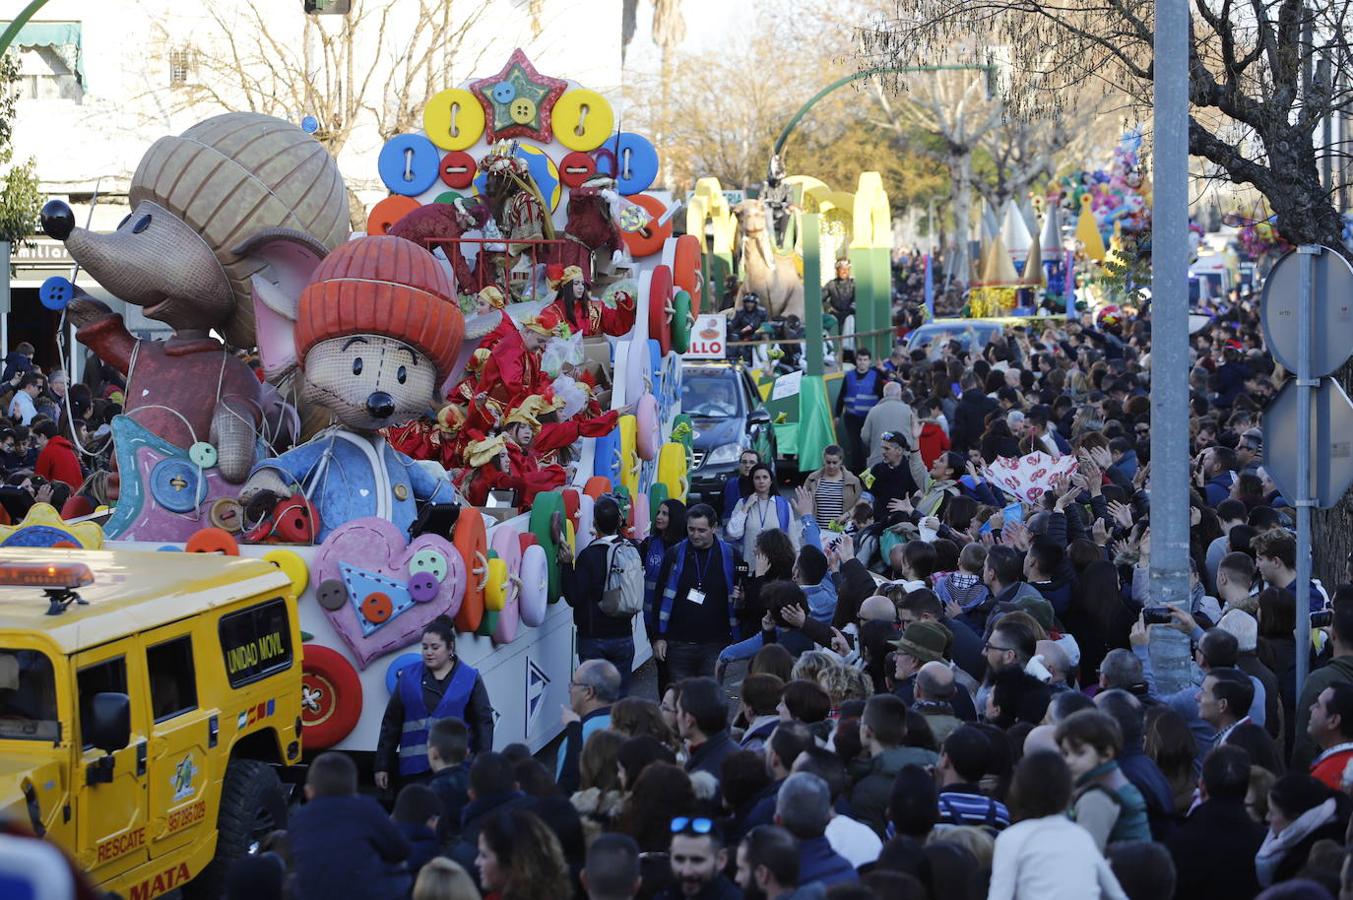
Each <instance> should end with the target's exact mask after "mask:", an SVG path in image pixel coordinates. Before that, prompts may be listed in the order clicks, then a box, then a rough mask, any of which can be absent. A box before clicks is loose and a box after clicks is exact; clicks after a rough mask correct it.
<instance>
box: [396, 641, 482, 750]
mask: <svg viewBox="0 0 1353 900" xmlns="http://www.w3.org/2000/svg"><path fill="white" fill-rule="evenodd" d="M478 678H479V672H478V671H477V670H475V669H474V668H472V667H470V666H467V665H466V664H465V663H464V662H457V663H456V670H455V672H453V673H452V675H451V680H450V681H448V682H447V684H446V693H444V694H442V701H441V702H440V703H438V704H437V708H436V709H434V710H433V711H432V713H431V715H429V714H428V710H427V706H426V704H424V703H423V664H422V663H421V662H416V663H409V664H408V665H407V666H405V667H404V668H403V669H401V670H400V672H399V687H398V690H399V699H400V702H401V703H403V705H404V730H403V731H402V732H401V733H400V736H399V774H400V775H405V776H407V775H421V774H422V773H424V772H427V771H428V770H429V769H431V766H429V765H428V731H429V730H430V729H431V728H432V725H433V723H434V722H437V721H439V720H441V719H452V718H454V719H460V720H461V721H464V720H465V706H466V704H468V703H469V702H470V693H471V692H472V691H473V690H474V683H475V680H476V679H478Z"/></svg>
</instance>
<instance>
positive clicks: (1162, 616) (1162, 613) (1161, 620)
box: [1142, 606, 1173, 625]
mask: <svg viewBox="0 0 1353 900" xmlns="http://www.w3.org/2000/svg"><path fill="white" fill-rule="evenodd" d="M1172 619H1173V616H1171V615H1170V607H1168V606H1148V607H1146V608H1145V609H1143V610H1142V621H1143V622H1145V623H1146V624H1147V625H1168V624H1169V623H1170V622H1171V620H1172Z"/></svg>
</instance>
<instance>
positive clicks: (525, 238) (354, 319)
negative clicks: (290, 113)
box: [0, 50, 710, 752]
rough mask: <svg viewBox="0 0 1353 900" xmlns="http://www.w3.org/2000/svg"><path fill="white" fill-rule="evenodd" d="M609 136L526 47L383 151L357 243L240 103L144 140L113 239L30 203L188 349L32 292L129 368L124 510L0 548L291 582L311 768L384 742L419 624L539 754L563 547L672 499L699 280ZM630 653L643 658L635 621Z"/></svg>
mask: <svg viewBox="0 0 1353 900" xmlns="http://www.w3.org/2000/svg"><path fill="white" fill-rule="evenodd" d="M616 122H617V116H616V115H615V113H614V111H613V109H612V107H611V105H610V103H609V102H608V101H607V99H606V98H605V97H603V96H601V95H600V94H598V93H596V92H593V91H591V90H588V89H587V88H586V87H584V86H582V85H579V84H576V83H574V82H571V81H568V80H566V79H562V78H554V77H550V76H548V75H544V74H541V73H539V72H537V71H536V69H535V68H534V66H533V65H532V64H531V62H530V61H529V60H528V59H527V58H526V56H525V54H524V53H522V51H520V50H518V51H516V52H514V53H513V54H512V55H511V57H510V58H509V59H508V60H507V61H506V63H505V64H504V65H503V67H502V68H501V69H500V70H499V71H498V72H496V73H492V74H489V75H486V76H485V77H481V78H476V79H472V80H470V81H469V82H467V83H466V84H464V85H462V86H460V87H456V88H452V89H449V90H445V91H442V92H440V93H438V94H436V95H435V96H433V97H431V98H430V99H429V100H428V102H427V104H426V107H425V109H424V111H423V119H422V123H423V128H422V130H420V131H418V132H416V133H409V134H401V135H398V136H396V137H394V138H392V139H390V140H389V141H388V142H387V143H386V145H385V146H384V147H383V149H382V151H381V153H380V157H379V175H380V178H381V180H382V182H383V183H384V185H385V187H386V188H387V189H388V190H389V196H388V197H387V198H385V199H384V200H381V201H380V202H378V203H376V204H375V206H374V207H373V208H372V209H371V210H370V214H369V217H368V220H367V223H366V231H365V233H358V234H349V233H348V224H347V223H348V218H347V217H348V210H347V202H346V191H345V188H344V185H343V181H342V178H341V176H340V175H339V173H338V170H337V166H336V165H335V164H334V162H333V160H332V158H330V157H329V156H328V154H327V153H325V152H324V150H323V148H321V147H320V145H319V144H318V143H316V142H315V140H314V139H313V138H312V137H311V136H310V134H308V133H306V131H305V130H303V129H301V128H298V127H296V126H294V125H291V124H289V123H286V122H282V121H280V120H277V119H273V118H269V117H266V116H261V115H257V114H253V113H230V114H226V115H222V116H217V117H215V118H212V119H209V120H207V121H205V122H202V123H200V124H198V125H196V126H194V127H192V128H190V129H188V131H186V132H184V133H183V134H182V135H178V136H172V137H165V138H162V139H161V140H159V141H157V142H156V143H155V144H154V145H152V147H151V148H150V149H149V150H148V151H147V153H146V155H145V157H144V159H143V160H142V162H141V164H140V166H139V167H138V169H137V172H136V174H135V176H134V177H133V180H132V186H131V203H132V207H133V211H132V214H131V215H130V216H129V217H128V219H127V220H126V221H125V222H124V223H123V225H122V226H120V227H119V229H118V230H117V231H116V232H114V233H111V234H106V235H100V234H93V233H90V232H86V231H84V230H82V229H78V228H75V227H74V223H73V218H72V217H71V215H70V211H69V210H68V209H62V208H60V207H59V206H55V207H50V208H48V209H46V210H44V222H43V225H44V229H45V230H47V231H48V233H49V234H51V235H53V236H54V237H58V238H60V239H62V240H64V241H65V242H66V244H67V247H68V248H69V249H70V251H71V254H72V256H73V257H74V258H75V259H76V260H77V261H78V262H79V263H80V265H81V267H82V268H83V269H84V271H86V272H89V273H91V274H92V275H94V276H95V277H97V278H98V280H99V282H100V283H101V284H102V285H104V286H105V287H107V288H109V289H110V290H111V291H112V292H113V293H114V294H115V295H116V296H118V297H119V298H121V299H123V300H126V301H127V302H131V303H135V304H137V305H139V306H141V307H143V309H144V311H145V313H146V315H148V316H150V317H151V318H156V319H159V320H161V321H164V322H166V323H168V324H169V325H171V326H172V327H173V329H174V336H173V337H172V338H171V339H170V340H169V341H167V342H163V343H151V342H146V341H136V340H135V339H134V338H133V337H132V336H131V335H130V334H129V333H128V332H127V330H126V327H125V325H124V323H123V322H122V321H121V318H120V317H119V316H117V315H115V314H113V313H112V312H111V311H110V310H108V309H107V308H104V307H102V306H101V305H100V304H98V303H97V302H96V301H93V300H91V299H89V298H88V297H86V296H84V295H83V294H82V292H81V291H80V290H79V287H78V285H71V284H69V283H65V284H61V283H53V284H51V285H50V286H49V287H48V288H46V289H44V290H45V294H44V296H45V298H46V300H49V301H50V302H51V303H52V304H53V305H55V306H60V307H64V308H65V309H66V313H67V317H68V318H69V320H70V321H71V322H72V323H74V324H76V325H77V326H79V339H80V341H81V342H83V343H86V344H88V345H89V346H91V347H93V348H94V349H95V350H96V352H97V353H98V354H99V355H100V356H101V357H102V358H103V359H104V360H105V361H106V362H108V363H109V364H110V365H112V366H113V367H114V368H116V369H118V370H119V371H120V372H121V373H122V374H123V375H124V377H125V378H126V379H127V382H128V390H127V392H126V396H127V404H126V408H125V411H124V415H122V416H120V417H118V418H117V419H116V420H115V421H114V423H113V426H112V428H113V433H114V436H115V438H114V439H115V456H116V468H117V472H116V474H115V476H114V477H113V479H112V480H113V482H114V490H113V493H114V495H115V502H114V505H113V506H112V509H111V513H110V514H108V515H107V516H106V518H105V519H104V524H103V530H102V533H100V534H89V533H88V532H89V530H90V529H89V526H87V525H81V526H78V529H82V530H77V526H72V525H69V524H67V523H62V522H61V521H60V519H59V517H57V518H56V519H55V521H53V519H52V515H48V514H46V513H45V512H42V507H37V508H35V509H37V510H38V512H35V513H34V514H33V516H32V517H31V521H27V522H24V523H20V524H19V525H18V526H17V527H15V528H13V529H12V530H10V531H8V532H7V533H6V534H4V535H3V536H0V546H73V547H91V548H92V547H97V546H99V545H100V544H102V545H103V546H106V547H121V548H125V549H139V550H145V551H147V555H146V556H145V557H144V560H145V563H144V564H145V565H147V566H153V565H155V559H156V557H155V556H154V555H153V554H154V553H181V552H206V553H223V554H226V555H236V554H238V555H243V556H254V557H262V558H265V559H268V560H270V561H272V562H273V563H275V564H276V565H278V566H279V567H280V568H281V569H282V570H283V571H284V572H285V573H286V574H287V575H288V576H289V577H290V579H291V582H292V585H293V587H294V589H295V592H296V595H297V599H298V608H299V614H300V619H301V628H302V631H303V634H304V636H305V643H304V671H305V676H304V679H305V686H304V691H303V697H302V701H303V718H304V744H305V750H306V751H307V752H313V751H316V750H322V749H325V748H330V747H335V748H339V749H345V750H352V751H370V750H373V749H374V747H375V744H376V740H377V734H378V729H379V723H380V719H381V716H382V713H383V711H384V709H385V706H386V703H387V700H388V697H389V696H390V692H391V690H393V686H394V684H395V679H396V677H397V673H398V672H399V671H400V669H401V668H402V667H403V666H405V665H407V664H408V663H410V662H413V661H416V660H417V659H418V657H417V654H416V652H415V651H416V649H417V647H416V644H417V642H418V640H419V638H420V635H421V631H422V628H423V627H424V626H425V625H426V624H427V623H428V622H429V621H431V620H432V619H433V618H435V617H436V616H438V615H443V614H445V615H450V616H452V617H453V618H454V620H455V622H456V625H457V628H458V631H459V638H458V642H457V652H458V654H459V656H460V657H461V658H462V659H464V660H465V661H466V662H468V663H469V664H471V665H473V666H474V667H475V668H477V669H478V670H479V672H480V673H481V675H482V676H483V678H484V681H485V683H486V685H487V687H488V690H489V693H490V696H491V697H492V700H493V703H494V706H495V710H496V712H497V714H498V728H497V730H496V733H495V741H494V742H495V745H497V746H503V745H506V744H508V743H513V742H523V743H526V744H528V745H529V746H530V747H532V749H539V748H541V747H543V746H544V745H545V744H547V743H548V742H549V741H550V740H551V739H553V737H554V736H555V735H556V734H558V732H559V730H560V728H561V725H560V722H559V717H558V710H559V709H560V707H561V705H566V704H567V702H568V683H569V681H570V678H571V673H572V669H573V660H574V647H573V637H572V634H573V629H572V614H571V610H570V608H569V607H568V606H567V604H565V603H562V602H560V601H561V594H560V575H559V566H558V563H557V558H556V556H557V549H558V546H559V544H560V543H562V542H567V543H568V545H569V546H570V548H572V549H573V551H574V552H575V553H576V552H578V551H581V550H582V549H583V547H584V546H586V544H587V543H588V542H589V541H590V540H591V537H592V532H591V511H592V508H593V505H594V503H595V501H596V499H597V498H598V497H600V496H601V495H602V494H612V495H615V496H616V497H617V498H618V499H619V500H620V501H621V502H622V506H623V508H624V510H625V515H626V521H627V523H628V529H629V531H628V532H627V533H628V534H629V535H630V536H631V537H633V538H636V539H639V538H642V537H644V536H645V535H646V534H647V532H648V527H649V521H650V517H651V512H652V510H653V509H654V508H656V506H657V504H659V503H660V502H661V501H662V500H664V499H667V498H677V499H684V498H685V493H686V487H687V472H688V466H689V462H688V460H689V457H690V454H689V441H690V438H689V434H690V429H689V427H684V428H681V427H678V428H675V429H674V425H676V424H677V419H678V414H679V412H680V397H681V366H680V359H681V353H682V352H683V351H685V350H686V348H687V344H688V341H689V339H690V332H691V325H692V322H693V320H694V317H695V316H697V315H698V314H699V311H700V305H701V299H702V296H703V295H704V294H705V292H706V287H705V286H706V284H707V282H706V275H707V273H708V270H709V268H710V262H709V261H708V260H707V259H706V254H705V249H704V246H703V245H702V242H701V241H700V240H699V239H697V238H695V237H693V236H686V235H683V236H673V227H672V221H671V220H672V216H673V213H674V212H675V210H674V208H673V201H672V199H671V197H670V196H668V195H666V194H665V193H663V192H661V191H660V190H658V189H657V188H656V186H655V184H654V182H655V180H656V178H657V176H658V172H659V154H658V150H657V148H655V147H654V146H653V144H652V143H651V142H650V141H649V140H648V139H647V138H645V137H644V136H642V135H639V134H635V133H632V132H626V131H617V130H616V128H615V126H616ZM218 338H224V339H225V342H226V344H228V345H229V346H227V345H226V344H223V343H222V342H221V340H219V339H218ZM232 348H250V352H248V353H245V352H237V351H236V350H234V349H232ZM252 348H257V349H256V351H254V350H253V349H252ZM490 348H491V350H490ZM683 440H684V443H683ZM635 642H636V650H637V652H636V657H635V664H636V666H637V665H640V664H642V663H643V662H644V661H645V660H646V659H647V658H648V656H649V652H650V651H649V648H648V642H647V638H646V636H645V632H644V627H643V622H642V617H636V619H635Z"/></svg>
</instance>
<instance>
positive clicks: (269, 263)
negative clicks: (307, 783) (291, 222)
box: [235, 228, 329, 380]
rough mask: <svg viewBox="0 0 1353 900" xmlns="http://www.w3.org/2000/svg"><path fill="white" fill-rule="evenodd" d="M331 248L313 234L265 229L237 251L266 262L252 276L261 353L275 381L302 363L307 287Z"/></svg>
mask: <svg viewBox="0 0 1353 900" xmlns="http://www.w3.org/2000/svg"><path fill="white" fill-rule="evenodd" d="M328 252H329V251H328V248H327V247H325V246H324V245H323V244H321V243H320V242H319V241H317V240H316V239H315V238H313V237H311V236H310V235H309V234H306V233H305V232H303V231H297V230H295V229H291V228H266V229H262V230H260V231H258V232H256V233H254V234H253V235H251V236H250V237H249V238H248V239H246V240H245V241H244V243H242V244H241V245H240V246H238V247H236V248H235V253H237V254H239V255H241V256H249V257H253V258H254V259H255V260H256V261H257V262H258V263H259V264H260V267H259V270H258V271H257V272H255V273H254V274H253V275H252V276H250V286H251V289H252V294H253V304H254V317H255V321H256V323H257V324H256V327H255V334H256V335H257V340H258V353H259V357H260V358H261V359H262V361H263V372H264V374H265V375H266V376H267V377H268V378H269V379H270V380H276V379H277V378H280V377H282V376H284V375H286V374H287V373H289V372H291V371H292V370H293V369H294V368H295V367H296V341H295V326H296V311H297V307H298V305H299V303H300V299H301V291H303V290H304V289H305V286H306V285H307V284H309V282H310V277H311V275H313V274H314V271H315V268H316V267H317V266H319V264H320V262H321V261H323V259H324V257H325V256H327V255H328Z"/></svg>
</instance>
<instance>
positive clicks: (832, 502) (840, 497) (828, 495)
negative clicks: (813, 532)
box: [813, 478, 846, 526]
mask: <svg viewBox="0 0 1353 900" xmlns="http://www.w3.org/2000/svg"><path fill="white" fill-rule="evenodd" d="M845 490H846V480H845V479H844V478H841V479H838V480H836V481H828V480H827V479H825V478H822V479H819V480H818V483H817V491H816V493H814V495H813V513H814V515H815V517H816V518H817V520H818V521H819V522H821V523H822V524H823V525H824V526H825V525H826V524H827V523H828V522H834V521H835V520H837V519H839V518H841V515H842V513H844V512H845V497H844V495H845Z"/></svg>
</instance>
